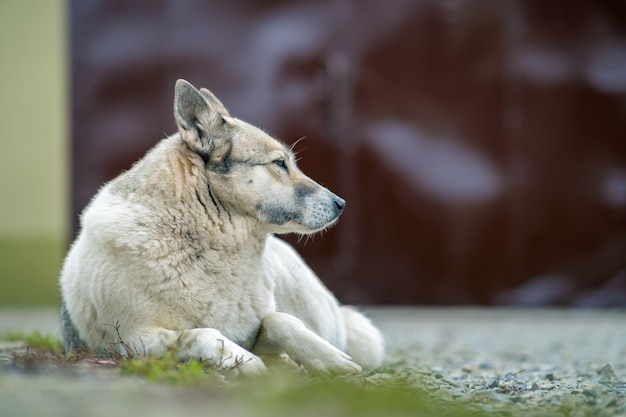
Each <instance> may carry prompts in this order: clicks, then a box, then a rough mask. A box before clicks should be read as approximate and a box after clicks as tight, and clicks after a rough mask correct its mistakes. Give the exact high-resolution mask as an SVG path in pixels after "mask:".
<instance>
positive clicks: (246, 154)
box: [174, 80, 345, 233]
mask: <svg viewBox="0 0 626 417" xmlns="http://www.w3.org/2000/svg"><path fill="white" fill-rule="evenodd" d="M174 115H175V117H176V123H177V125H178V130H179V132H180V136H181V138H182V140H183V142H184V143H185V145H186V146H187V147H188V148H189V150H191V151H192V152H193V155H197V157H199V158H202V160H203V162H204V170H205V175H206V178H207V184H208V189H207V190H198V191H200V192H206V193H208V194H209V197H210V199H209V201H211V202H212V204H213V205H214V206H215V210H217V211H218V212H224V214H225V215H227V216H233V215H236V216H246V217H249V218H253V219H256V220H257V221H258V222H259V223H260V224H262V225H263V226H265V227H266V229H267V231H268V232H272V233H292V232H293V233H314V232H317V231H319V230H322V229H325V228H327V227H329V226H331V225H332V224H333V223H335V221H336V220H337V219H338V218H339V216H340V215H341V213H342V212H343V209H344V207H345V201H344V200H342V199H341V198H340V197H338V196H336V195H335V194H333V193H332V192H330V191H329V190H327V189H326V188H324V187H322V186H321V185H319V184H317V183H316V182H315V181H313V180H311V179H310V178H309V177H307V176H306V175H304V174H303V173H302V171H300V170H299V169H298V167H297V165H296V161H295V158H294V155H293V153H292V152H291V150H290V149H288V148H287V147H286V146H285V145H284V144H282V143H281V142H279V141H277V140H276V139H274V138H272V137H271V136H269V135H268V134H267V133H265V132H263V131H262V130H260V129H258V128H256V127H254V126H252V125H250V124H248V123H246V122H244V121H241V120H239V119H237V118H234V117H231V116H230V114H229V113H228V111H227V110H226V108H225V107H224V105H223V104H222V103H221V102H220V101H219V100H218V99H217V98H216V97H215V96H214V95H213V94H212V93H211V92H210V91H209V90H206V89H204V88H202V89H200V90H197V89H196V88H195V87H193V86H192V85H191V84H189V83H188V82H187V81H185V80H178V81H177V82H176V92H175V98H174Z"/></svg>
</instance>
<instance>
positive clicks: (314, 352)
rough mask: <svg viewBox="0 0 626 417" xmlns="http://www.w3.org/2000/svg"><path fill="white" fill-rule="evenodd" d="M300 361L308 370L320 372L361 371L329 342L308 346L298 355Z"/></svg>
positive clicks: (347, 372) (344, 372)
mask: <svg viewBox="0 0 626 417" xmlns="http://www.w3.org/2000/svg"><path fill="white" fill-rule="evenodd" d="M298 356H299V357H298V362H300V363H301V364H302V365H303V366H304V367H305V368H306V369H307V370H308V371H311V372H316V373H322V374H328V373H332V374H356V373H359V372H361V371H362V369H361V367H360V366H359V365H357V364H356V363H354V362H353V361H352V358H351V357H350V356H349V355H348V354H347V353H345V352H342V351H341V350H339V349H337V348H336V347H334V346H333V345H331V344H330V343H324V344H322V343H319V344H317V345H316V346H309V348H308V349H304V350H303V352H302V354H301V355H298Z"/></svg>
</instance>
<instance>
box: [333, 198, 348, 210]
mask: <svg viewBox="0 0 626 417" xmlns="http://www.w3.org/2000/svg"><path fill="white" fill-rule="evenodd" d="M334 201H335V207H336V208H337V214H341V213H343V210H344V209H345V208H346V201H345V200H344V199H343V198H341V197H337V196H335V197H334Z"/></svg>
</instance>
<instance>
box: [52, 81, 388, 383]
mask: <svg viewBox="0 0 626 417" xmlns="http://www.w3.org/2000/svg"><path fill="white" fill-rule="evenodd" d="M175 90H176V91H175V99H174V115H175V118H176V122H177V125H178V130H179V132H178V134H176V135H173V136H171V137H168V138H166V139H164V140H162V141H161V142H160V143H159V144H157V145H156V146H155V147H154V148H153V149H152V150H151V151H150V152H148V154H147V155H146V156H145V157H144V158H142V159H141V160H140V161H138V162H137V163H136V164H135V165H134V166H133V167H132V168H131V169H130V170H129V171H127V172H125V173H123V174H121V175H120V176H119V177H117V178H115V179H114V180H112V181H111V182H109V183H108V184H106V185H105V186H103V187H102V188H101V189H100V191H99V192H98V193H97V194H96V196H95V197H94V198H93V199H92V201H91V202H90V203H89V205H88V206H87V208H86V209H85V210H84V212H83V213H82V215H81V230H80V234H79V236H78V237H77V239H76V241H75V242H74V243H73V245H72V247H71V249H70V251H69V253H68V255H67V258H66V260H65V264H64V267H63V271H62V273H61V278H60V282H61V291H62V297H63V307H62V312H61V324H62V330H63V339H64V342H65V348H66V352H70V351H73V350H82V349H86V350H90V351H103V350H107V349H111V348H113V349H116V350H117V351H119V352H120V353H121V354H124V355H128V354H129V352H128V351H127V350H128V348H129V347H130V348H132V350H134V351H135V352H138V353H140V354H142V355H163V354H164V353H165V352H167V351H174V352H176V353H177V354H178V355H179V357H180V358H181V359H185V358H191V357H194V358H202V359H205V360H207V361H211V362H213V363H214V364H216V365H217V366H221V367H224V368H230V369H233V368H235V369H237V370H238V371H239V372H240V373H243V374H258V373H262V372H263V371H264V370H265V365H264V363H263V361H262V360H261V359H260V358H259V357H258V356H257V354H267V353H278V352H284V353H286V354H287V355H288V356H289V357H290V358H291V359H292V360H294V361H295V362H297V363H299V364H301V365H303V366H304V367H305V368H306V369H308V370H312V371H315V372H332V373H351V372H358V371H360V370H361V369H362V368H376V367H378V366H379V365H380V364H381V362H382V360H383V356H384V342H383V338H382V336H381V334H380V332H379V331H378V330H377V329H376V328H375V327H374V326H373V325H372V324H371V322H370V321H369V320H368V319H366V318H365V317H364V316H363V315H361V314H360V313H358V312H357V311H355V310H354V309H352V308H349V307H344V306H340V305H339V304H338V302H337V300H336V299H335V297H334V296H333V295H332V294H331V293H330V292H329V291H328V290H327V289H326V288H325V287H324V285H323V284H322V283H321V282H320V280H319V279H318V278H317V277H316V275H315V274H314V273H313V272H312V271H311V270H310V269H309V268H308V267H307V265H306V264H305V263H304V261H303V260H302V259H301V258H300V257H299V256H298V254H297V253H296V252H295V251H294V250H293V248H292V247H290V246H289V245H288V244H287V243H285V242H283V241H282V240H279V239H278V238H276V237H274V236H273V233H302V234H308V233H315V232H317V231H320V230H323V229H325V228H327V227H330V226H331V225H332V224H333V223H335V221H336V220H337V219H338V217H339V215H340V214H341V212H342V211H343V209H344V207H345V202H344V201H343V200H342V199H341V198H339V197H337V196H336V195H335V194H333V193H331V192H330V191H329V190H327V189H325V188H323V187H322V186H320V185H319V184H317V183H315V182H314V181H313V180H311V179H310V178H308V177H307V176H305V175H304V174H303V173H302V172H301V171H300V170H299V169H298V167H297V166H296V163H295V160H294V156H293V154H292V153H291V151H290V150H289V149H288V148H287V147H285V145H283V144H282V143H280V142H278V141H277V140H275V139H273V138H272V137H270V136H269V135H267V134H266V133H264V132H263V131H262V130H260V129H258V128H256V127H254V126H252V125H250V124H248V123H245V122H243V121H241V120H239V119H236V118H234V117H231V116H230V115H229V113H228V111H227V110H226V109H225V108H224V106H223V105H222V103H220V101H219V100H218V99H217V98H216V97H215V96H214V95H213V94H212V93H211V92H209V91H208V90H206V89H201V90H197V89H196V88H194V87H193V86H192V85H191V84H189V83H188V82H186V81H184V80H179V81H178V82H177V83H176V89H175ZM115 324H117V325H115ZM120 341H123V342H124V344H121V343H119V342H120Z"/></svg>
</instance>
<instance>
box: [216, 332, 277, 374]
mask: <svg viewBox="0 0 626 417" xmlns="http://www.w3.org/2000/svg"><path fill="white" fill-rule="evenodd" d="M223 343H224V345H223V348H222V358H221V360H220V363H219V364H218V368H219V369H220V370H223V371H226V372H227V373H229V374H230V373H232V374H235V375H243V376H261V375H264V374H265V373H267V367H266V366H265V364H264V363H263V361H262V360H261V358H259V357H258V356H256V355H255V354H253V353H251V352H249V351H247V350H245V349H244V348H242V347H241V346H239V345H237V344H236V343H233V342H231V341H229V340H225V341H224V342H223Z"/></svg>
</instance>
